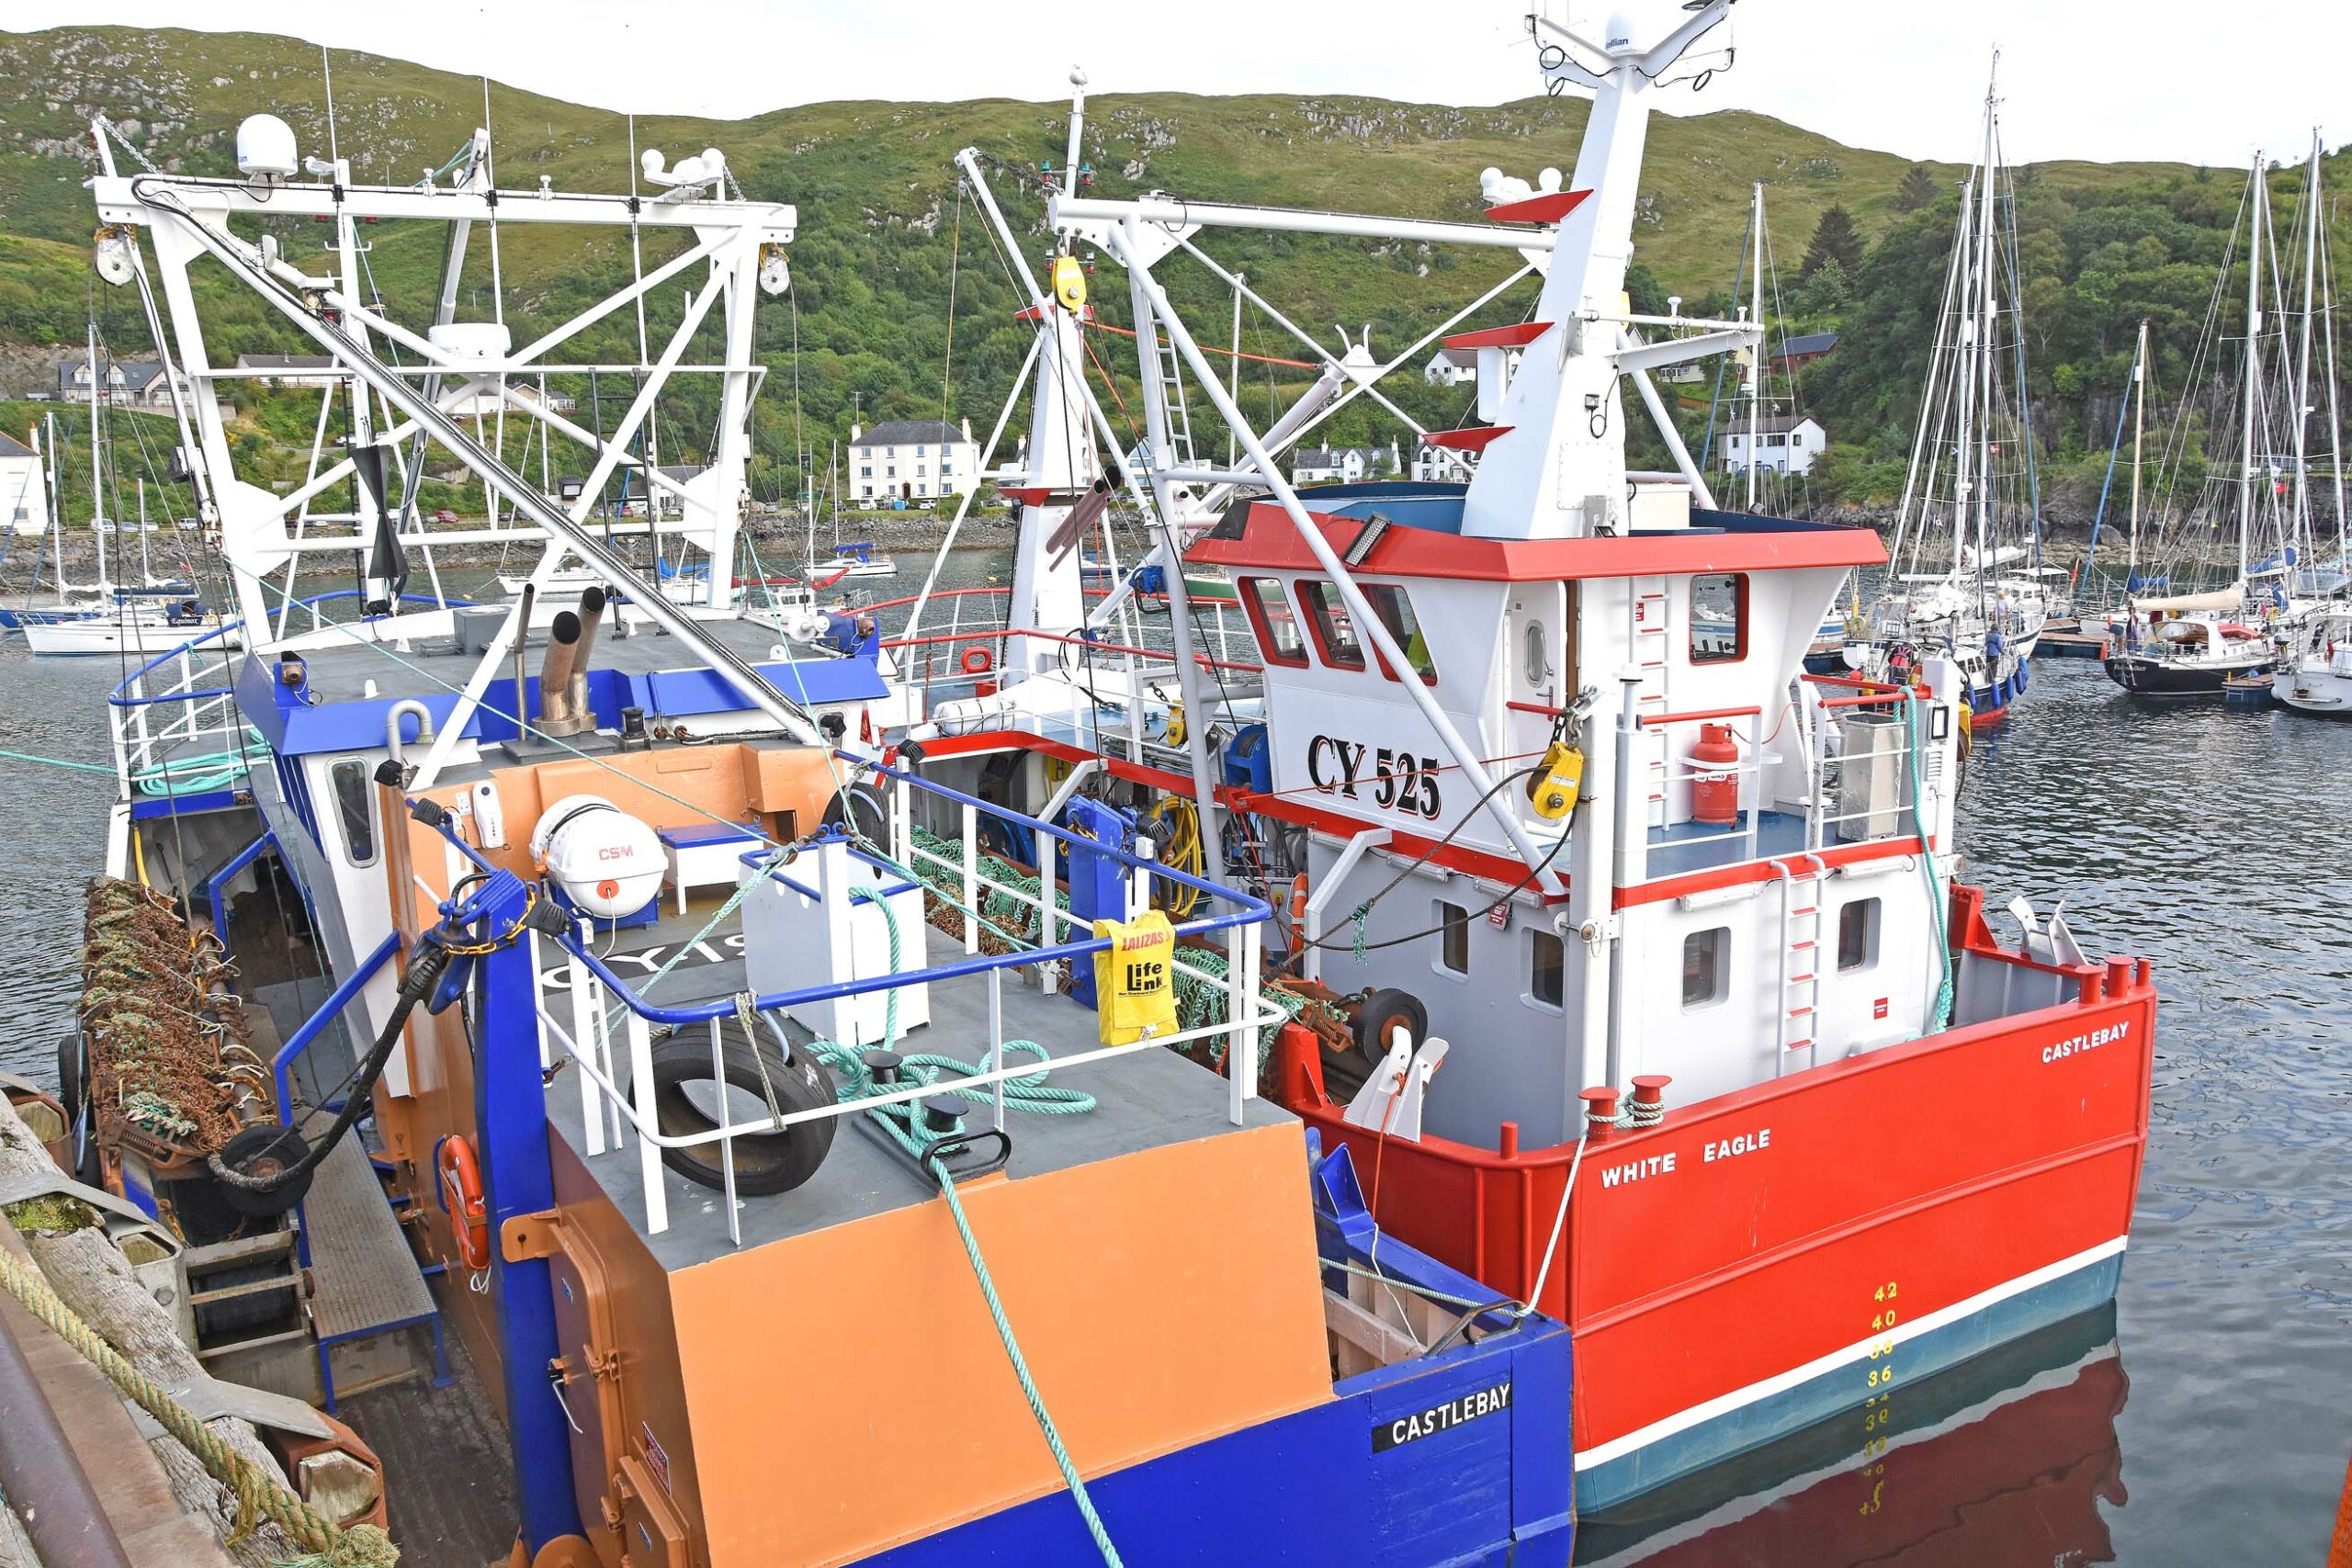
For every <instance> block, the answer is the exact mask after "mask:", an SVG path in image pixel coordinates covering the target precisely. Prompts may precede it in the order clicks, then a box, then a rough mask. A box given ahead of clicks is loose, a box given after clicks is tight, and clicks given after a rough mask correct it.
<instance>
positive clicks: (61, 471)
mask: <svg viewBox="0 0 2352 1568" xmlns="http://www.w3.org/2000/svg"><path fill="white" fill-rule="evenodd" d="M49 558H50V561H51V564H52V565H53V566H55V567H56V569H57V598H58V602H59V603H60V604H62V603H64V600H65V454H64V453H63V452H62V451H61V450H59V448H58V445H57V416H56V415H55V414H53V413H52V414H51V415H50V416H49Z"/></svg>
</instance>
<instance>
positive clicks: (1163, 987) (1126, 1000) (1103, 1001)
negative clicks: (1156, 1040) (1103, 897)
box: [1094, 909, 1176, 1045]
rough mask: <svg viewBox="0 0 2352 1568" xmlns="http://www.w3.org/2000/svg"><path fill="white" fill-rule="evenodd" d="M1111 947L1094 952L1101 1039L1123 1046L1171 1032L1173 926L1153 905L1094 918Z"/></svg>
mask: <svg viewBox="0 0 2352 1568" xmlns="http://www.w3.org/2000/svg"><path fill="white" fill-rule="evenodd" d="M1094 934H1095V935H1096V936H1100V937H1108V938H1110V940H1111V945H1110V947H1109V948H1108V949H1107V950H1106V951H1104V952H1102V953H1096V954H1095V955H1094V1008H1095V1011H1096V1013H1097V1015H1098V1016H1099V1020H1100V1023H1101V1028H1102V1034H1103V1044H1105V1045H1128V1044H1132V1043H1135V1042H1136V1041H1138V1040H1144V1039H1148V1038H1150V1037H1152V1036H1154V1035H1160V1034H1173V1033H1175V1032H1176V928H1175V927H1174V926H1173V925H1171V924H1170V922H1169V919H1168V917H1167V916H1166V915H1165V914H1164V913H1162V912H1161V911H1159V910H1158V909H1147V910H1145V911H1144V912H1143V913H1142V914H1140V915H1138V916H1136V918H1135V919H1132V920H1097V921H1095V922H1094Z"/></svg>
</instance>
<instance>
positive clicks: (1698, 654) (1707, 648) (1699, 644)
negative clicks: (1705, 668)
mask: <svg viewBox="0 0 2352 1568" xmlns="http://www.w3.org/2000/svg"><path fill="white" fill-rule="evenodd" d="M1745 658H1747V573H1746V572H1744V571H1719V572H1713V573H1711V574H1709V575H1707V576H1704V577H1694V578H1692V579H1691V663H1693V664H1736V663H1738V662H1739V661H1740V660H1743V659H1745Z"/></svg>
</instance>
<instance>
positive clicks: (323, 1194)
mask: <svg viewBox="0 0 2352 1568" xmlns="http://www.w3.org/2000/svg"><path fill="white" fill-rule="evenodd" d="M302 1216H303V1220H304V1222H305V1224H308V1226H309V1228H310V1245H311V1284H312V1292H311V1318H312V1321H313V1322H314V1323H315V1325H317V1329H318V1336H319V1338H320V1340H321V1341H322V1342H325V1341H331V1340H336V1339H347V1338H352V1337H356V1336H358V1335H363V1334H371V1333H374V1332H376V1331H377V1330H379V1329H384V1328H390V1327H391V1326H393V1325H397V1324H403V1323H413V1322H416V1321H418V1320H419V1319H424V1318H430V1317H431V1316H433V1314H434V1312H435V1307H434V1304H433V1292H431V1291H430V1290H428V1289H427V1288H426V1287H425V1283H424V1276H423V1275H421V1274H419V1273H418V1272H417V1268H416V1256H415V1254H413V1253H412V1252H411V1251H410V1250H409V1246H408V1238H407V1237H406V1236H405V1235H402V1234H401V1224H400V1220H399V1219H398V1217H396V1216H395V1215H394V1214H393V1213H392V1210H391V1205H390V1204H389V1203H387V1202H386V1201H384V1189H383V1187H382V1186H381V1185H380V1184H379V1182H378V1181H377V1179H376V1173H375V1171H374V1169H373V1168H371V1167H370V1166H369V1165H368V1153H367V1151H366V1150H365V1149H363V1148H362V1147H361V1146H360V1144H359V1134H358V1133H357V1132H356V1130H355V1131H353V1132H351V1133H347V1134H345V1135H344V1139H343V1141H342V1142H341V1143H339V1144H337V1145H335V1146H334V1150H333V1152H331V1153H330V1154H329V1155H328V1156H327V1157H326V1158H325V1159H323V1160H322V1161H320V1162H319V1168H318V1172H317V1174H316V1175H314V1176H313V1177H311V1190H310V1194H309V1196H307V1197H305V1198H304V1199H303V1201H302Z"/></svg>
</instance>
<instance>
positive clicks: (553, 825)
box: [531, 795, 669, 919]
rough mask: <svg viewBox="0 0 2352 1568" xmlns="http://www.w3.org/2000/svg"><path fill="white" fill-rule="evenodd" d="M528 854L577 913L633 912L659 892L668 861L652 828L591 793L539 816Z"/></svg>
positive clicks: (613, 914)
mask: <svg viewBox="0 0 2352 1568" xmlns="http://www.w3.org/2000/svg"><path fill="white" fill-rule="evenodd" d="M531 858H532V859H533V860H534V861H536V862H537V863H538V864H540V865H541V866H543V867H545V868H546V870H547V874H548V879H549V880H550V881H552V882H553V883H554V884H555V885H556V886H558V887H560V888H562V889H563V893H564V897H567V898H569V899H571V904H572V907H573V908H576V909H578V910H579V911H580V912H581V913H582V914H584V915H594V916H596V917H598V918H600V919H617V918H619V917H620V916H623V915H633V914H635V913H637V911H638V910H639V909H641V908H645V906H646V904H647V903H648V902H650V900H651V899H652V897H654V895H655V894H657V893H659V892H660V891H661V890H662V877H663V876H664V875H666V874H668V871H669V863H668V861H667V860H666V859H665V858H664V857H663V855H662V840H660V839H659V838H658V837H656V836H655V834H654V831H653V829H650V828H649V827H647V826H646V825H645V824H644V823H643V822H640V821H639V820H638V819H637V818H634V817H631V816H630V815H629V814H628V812H626V811H623V810H622V809H621V808H620V807H617V806H615V805H614V804H613V803H612V802H611V801H609V800H606V799H605V797H604V796H602V795H565V796H564V797H563V798H562V799H561V800H559V801H557V802H556V803H555V804H554V805H553V806H550V807H548V808H547V809H546V810H545V811H543V812H541V813H540V814H539V820H538V825H537V827H535V828H533V829H531Z"/></svg>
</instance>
